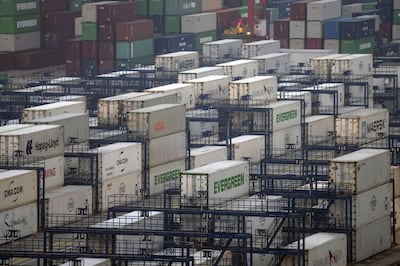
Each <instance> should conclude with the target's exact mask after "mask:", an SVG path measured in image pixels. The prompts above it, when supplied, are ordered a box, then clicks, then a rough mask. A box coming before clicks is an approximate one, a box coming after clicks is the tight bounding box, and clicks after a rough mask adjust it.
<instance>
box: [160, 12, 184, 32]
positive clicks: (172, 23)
mask: <svg viewBox="0 0 400 266" xmlns="http://www.w3.org/2000/svg"><path fill="white" fill-rule="evenodd" d="M164 26H165V34H174V33H180V32H181V16H165V21H164Z"/></svg>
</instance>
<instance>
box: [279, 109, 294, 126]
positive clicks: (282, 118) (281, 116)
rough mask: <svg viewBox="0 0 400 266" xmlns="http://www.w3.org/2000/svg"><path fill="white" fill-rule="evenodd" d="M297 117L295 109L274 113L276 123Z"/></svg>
mask: <svg viewBox="0 0 400 266" xmlns="http://www.w3.org/2000/svg"><path fill="white" fill-rule="evenodd" d="M296 117H297V110H291V111H287V112H284V113H280V114H277V115H276V123H281V122H284V121H287V120H290V119H294V118H296Z"/></svg>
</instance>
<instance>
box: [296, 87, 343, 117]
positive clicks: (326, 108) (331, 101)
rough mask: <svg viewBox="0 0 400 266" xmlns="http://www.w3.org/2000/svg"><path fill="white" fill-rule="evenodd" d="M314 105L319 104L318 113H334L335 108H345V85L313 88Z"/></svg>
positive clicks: (311, 89)
mask: <svg viewBox="0 0 400 266" xmlns="http://www.w3.org/2000/svg"><path fill="white" fill-rule="evenodd" d="M304 90H310V91H311V94H312V96H313V103H317V102H318V106H317V108H318V113H328V114H333V113H334V107H336V106H337V107H339V106H344V100H345V93H344V84H343V83H322V84H318V85H316V86H314V87H311V88H305V89H304Z"/></svg>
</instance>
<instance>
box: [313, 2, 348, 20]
mask: <svg viewBox="0 0 400 266" xmlns="http://www.w3.org/2000/svg"><path fill="white" fill-rule="evenodd" d="M341 14H342V2H341V1H340V0H322V1H315V2H309V3H308V4H307V20H319V21H323V20H325V19H330V18H337V17H340V16H341Z"/></svg>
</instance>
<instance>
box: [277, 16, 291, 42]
mask: <svg viewBox="0 0 400 266" xmlns="http://www.w3.org/2000/svg"><path fill="white" fill-rule="evenodd" d="M274 38H275V39H289V19H288V18H286V19H277V20H275V22H274Z"/></svg>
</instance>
